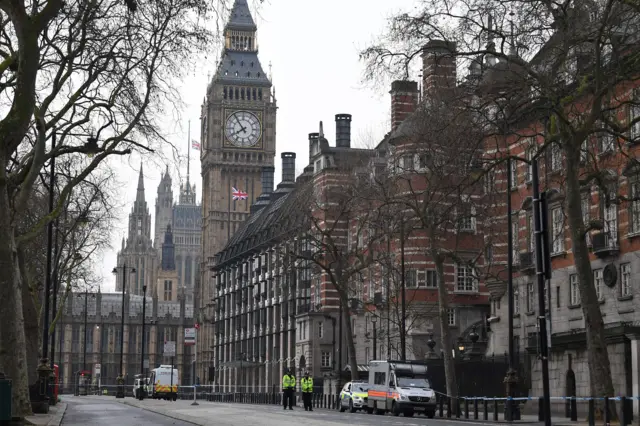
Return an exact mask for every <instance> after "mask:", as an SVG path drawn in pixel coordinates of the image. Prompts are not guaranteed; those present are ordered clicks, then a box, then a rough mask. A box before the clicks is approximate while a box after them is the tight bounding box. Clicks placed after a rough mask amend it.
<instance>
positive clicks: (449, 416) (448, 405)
mask: <svg viewBox="0 0 640 426" xmlns="http://www.w3.org/2000/svg"><path fill="white" fill-rule="evenodd" d="M447 417H448V418H451V398H450V397H449V396H447Z"/></svg>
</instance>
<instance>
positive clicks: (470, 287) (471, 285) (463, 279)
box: [456, 263, 477, 291]
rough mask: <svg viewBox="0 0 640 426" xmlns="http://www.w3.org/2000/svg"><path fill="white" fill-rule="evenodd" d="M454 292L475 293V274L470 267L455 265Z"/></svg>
mask: <svg viewBox="0 0 640 426" xmlns="http://www.w3.org/2000/svg"><path fill="white" fill-rule="evenodd" d="M456 290H457V291H477V288H476V278H475V273H474V271H473V267H472V266H471V265H463V264H459V263H458V264H456Z"/></svg>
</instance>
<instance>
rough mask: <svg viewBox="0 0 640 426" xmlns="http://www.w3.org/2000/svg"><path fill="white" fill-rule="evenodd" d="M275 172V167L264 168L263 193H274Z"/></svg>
mask: <svg viewBox="0 0 640 426" xmlns="http://www.w3.org/2000/svg"><path fill="white" fill-rule="evenodd" d="M274 172H275V167H273V166H264V167H263V168H262V179H261V181H262V193H263V194H270V193H272V192H273V175H274Z"/></svg>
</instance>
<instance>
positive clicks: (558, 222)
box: [551, 207, 564, 254]
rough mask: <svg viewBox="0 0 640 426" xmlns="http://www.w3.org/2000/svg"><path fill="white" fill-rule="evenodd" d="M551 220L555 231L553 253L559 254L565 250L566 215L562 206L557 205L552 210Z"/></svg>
mask: <svg viewBox="0 0 640 426" xmlns="http://www.w3.org/2000/svg"><path fill="white" fill-rule="evenodd" d="M551 221H552V224H551V229H552V232H553V246H552V248H551V254H559V253H562V252H563V251H564V216H563V213H562V208H561V207H555V208H554V209H553V210H551Z"/></svg>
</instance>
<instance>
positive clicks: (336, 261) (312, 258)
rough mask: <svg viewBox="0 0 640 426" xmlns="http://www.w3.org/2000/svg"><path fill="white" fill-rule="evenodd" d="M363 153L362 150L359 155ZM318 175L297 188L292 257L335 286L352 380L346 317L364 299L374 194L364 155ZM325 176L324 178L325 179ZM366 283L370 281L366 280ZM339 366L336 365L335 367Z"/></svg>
mask: <svg viewBox="0 0 640 426" xmlns="http://www.w3.org/2000/svg"><path fill="white" fill-rule="evenodd" d="M365 157H367V155H365ZM346 163H347V164H343V165H342V167H341V168H340V169H337V170H332V172H331V173H330V174H328V175H326V176H325V178H324V179H322V181H323V182H321V183H323V184H322V185H320V184H316V185H312V182H308V183H307V184H305V186H304V187H301V188H300V189H299V191H300V196H301V200H300V205H301V206H304V207H303V210H302V213H301V214H302V217H303V219H302V222H303V223H304V226H303V227H302V228H301V229H302V230H303V231H302V236H301V241H303V249H302V250H300V251H299V252H297V254H296V256H297V258H298V259H301V260H305V261H308V262H311V263H312V265H313V268H314V270H315V274H316V275H317V276H318V278H319V281H317V282H316V285H319V283H320V281H324V282H326V283H328V284H330V285H329V286H327V289H326V291H331V290H335V291H336V292H337V296H338V298H339V303H340V305H341V307H342V313H343V314H342V319H341V320H342V321H343V324H344V327H345V333H344V335H345V337H346V342H347V347H348V363H349V367H350V369H351V376H352V379H356V378H357V372H358V365H357V360H356V349H355V344H354V339H353V330H352V324H351V321H350V318H351V313H352V311H353V307H352V306H353V305H352V304H351V301H352V300H356V301H357V302H356V304H357V305H360V304H361V303H362V302H363V300H364V297H365V296H364V283H365V277H366V276H369V275H368V274H370V269H373V266H374V265H375V264H376V262H377V257H378V255H379V253H380V251H379V250H377V248H378V245H379V244H380V242H381V241H382V238H383V234H382V233H380V232H378V231H377V229H378V227H377V226H376V221H377V220H379V218H380V213H379V209H378V208H377V207H378V206H379V205H380V201H379V200H380V198H379V197H378V196H377V194H376V192H377V191H376V189H375V185H372V184H370V181H369V175H368V174H367V173H363V171H364V165H365V164H366V163H367V159H366V158H361V159H354V158H352V159H350V161H347V162H346ZM325 179H326V180H325ZM369 282H371V281H370V280H369ZM339 368H342V367H341V366H339Z"/></svg>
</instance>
